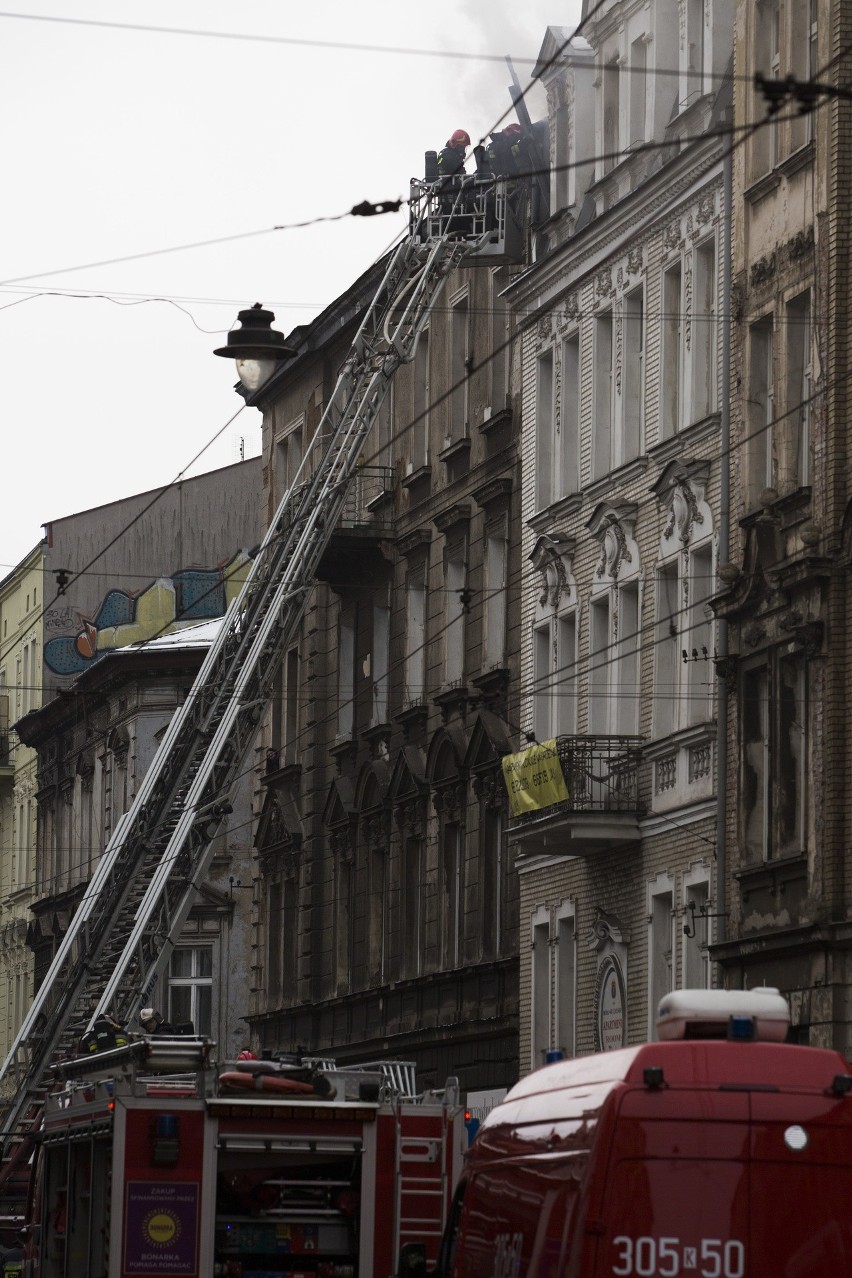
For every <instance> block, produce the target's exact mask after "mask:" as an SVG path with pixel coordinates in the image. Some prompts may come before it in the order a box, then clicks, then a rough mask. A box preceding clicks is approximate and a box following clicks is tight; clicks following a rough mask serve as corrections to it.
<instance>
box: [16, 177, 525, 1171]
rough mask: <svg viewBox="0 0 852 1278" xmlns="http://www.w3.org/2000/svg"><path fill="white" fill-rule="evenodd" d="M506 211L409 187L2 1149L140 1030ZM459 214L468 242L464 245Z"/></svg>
mask: <svg viewBox="0 0 852 1278" xmlns="http://www.w3.org/2000/svg"><path fill="white" fill-rule="evenodd" d="M448 204H449V205H451V207H448ZM506 207H507V206H506V199H505V191H504V189H503V187H502V184H501V183H497V184H495V183H493V182H491V183H482V182H479V181H472V180H466V181H465V183H464V184H463V185H462V186H459V187H458V188H457V189H456V191H455V192H454V194H453V197H452V200H451V201H448V198H447V194H446V192H445V191H444V192H440V193H439V191H438V188H436V187H428V186H426V185H424V184H422V183H412V201H411V208H412V230H411V234H410V236H409V237H408V238H407V239H406V240H405V241H404V242H403V243H402V244H400V246H399V247H398V249H397V250H396V252H395V253H394V254H393V256H392V257H391V259H390V263H389V265H388V267H387V270H386V272H385V275H384V277H383V279H382V282H381V285H380V287H379V289H378V292H377V294H376V296H375V298H374V299H373V302H372V303H371V305H370V308H369V310H368V311H367V314H366V315H365V317H364V321H363V323H362V324H361V327H360V329H359V331H358V333H357V336H356V337H355V340H354V342H353V345H352V347H351V350H350V353H349V356H348V358H347V360H346V363H345V365H344V367H343V371H342V372H341V375H340V377H339V379H338V382H337V385H336V387H335V389H334V391H333V393H332V396H331V398H330V400H329V403H328V405H327V407H326V409H325V412H324V413H323V417H322V420H321V421H320V423H319V426H318V428H317V432H316V435H315V436H314V446H313V447H312V449H311V450H310V451H309V452H307V453H306V456H305V459H304V460H303V462H302V466H301V468H300V473H299V474H298V475H297V476H296V478H295V480H294V482H293V484H292V485H291V487H290V489H289V490H288V491H287V493H286V494H285V495H284V498H283V500H282V502H281V505H280V506H279V508H278V510H277V512H276V514H275V517H274V518H273V520H272V522H271V524H270V527H269V531H268V532H267V534H266V537H265V539H264V541H263V543H262V545H261V547H260V550H259V551H258V553H257V556H256V558H255V560H254V563H253V565H252V569H251V572H250V575H249V577H248V579H247V580H246V583H245V585H244V587H243V589H242V591H241V592H240V594H239V597H238V598H237V599H236V600H234V602H233V603H232V604H231V606H230V608H229V609H228V612H227V614H226V616H225V617H224V619H223V622H222V625H221V629H220V631H219V634H218V637H217V639H216V641H215V642H214V644H213V645H212V647H211V648H210V650H209V652H208V654H207V656H206V658H205V661H204V663H203V665H202V667H201V669H200V671H199V673H198V676H197V677H196V680H195V683H194V684H193V686H192V689H191V690H190V692H189V695H188V696H187V699H186V701H185V702H184V704H183V706H182V707H181V708H180V709H179V710H178V711H177V713H176V714H175V715H174V717H173V719H172V721H171V723H170V725H169V727H168V730H167V732H166V734H165V736H164V738H163V740H162V742H161V744H160V747H159V749H158V751H157V753H156V755H155V757H154V760H153V762H152V764H151V767H150V769H149V771H148V773H147V774H146V776H145V778H144V780H143V782H142V784H141V786H140V789H139V791H138V793H137V795H136V797H135V799H134V802H133V805H132V807H131V808H130V809H129V811H128V812H127V813H126V814H125V815H124V816H123V817H122V818H121V819H120V821H119V822H118V824H117V826H116V829H115V831H114V833H113V835H112V838H111V839H110V841H109V844H108V846H107V848H106V849H105V851H104V853H103V855H102V856H101V858H100V860H99V862H98V865H97V868H96V870H95V872H94V874H93V876H92V878H91V880H90V881H89V884H88V885H87V888H86V891H85V894H84V896H83V898H82V900H81V902H80V905H79V907H78V908H77V910H76V912H75V914H74V916H73V918H72V920H71V924H70V926H69V928H68V931H67V932H66V934H65V936H64V938H63V940H62V943H61V945H60V947H59V949H58V951H57V953H56V956H55V958H54V960H53V963H52V964H51V967H50V969H49V971H48V973H47V976H46V977H45V980H44V983H43V984H42V986H41V987H40V989H39V991H38V993H37V994H36V997H35V999H34V1001H33V1004H32V1007H31V1008H30V1010H29V1012H28V1014H27V1016H26V1019H25V1020H24V1023H23V1025H22V1026H21V1029H20V1032H19V1033H18V1035H17V1037H16V1039H15V1041H14V1043H13V1045H12V1048H11V1050H10V1052H9V1055H8V1056H7V1058H6V1060H5V1062H4V1063H3V1065H2V1067H0V1079H3V1078H5V1077H10V1078H13V1079H14V1081H15V1083H16V1084H17V1091H16V1096H15V1099H14V1101H13V1102H12V1105H11V1108H10V1110H9V1111H8V1113H7V1118H6V1123H5V1128H6V1132H5V1136H6V1139H7V1140H8V1137H9V1134H10V1133H16V1132H17V1133H18V1136H19V1138H20V1137H21V1136H25V1135H26V1121H25V1119H26V1116H29V1122H30V1124H31V1123H32V1116H33V1114H34V1113H37V1112H38V1107H39V1104H40V1101H41V1098H42V1095H43V1084H44V1080H45V1076H46V1074H47V1071H48V1069H49V1067H50V1066H51V1063H52V1062H53V1061H54V1060H56V1059H61V1058H62V1057H67V1056H68V1055H71V1054H73V1053H74V1051H75V1048H76V1043H77V1040H78V1039H79V1037H80V1035H81V1034H83V1033H84V1032H85V1031H86V1030H87V1029H88V1028H90V1027H91V1025H92V1024H93V1022H94V1021H95V1019H96V1018H97V1017H98V1016H99V1015H100V1014H101V1013H102V1012H105V1011H109V1012H110V1013H111V1014H112V1015H113V1016H114V1017H115V1018H116V1019H118V1020H119V1021H121V1022H123V1023H124V1024H127V1023H129V1021H130V1020H131V1018H132V1017H133V1016H134V1015H135V1013H136V1012H137V1011H138V1008H139V1007H140V1006H141V1005H142V1002H143V1000H147V999H148V998H149V997H150V994H151V991H152V990H153V987H154V985H155V983H156V981H157V979H158V977H159V974H160V973H161V972H162V971H163V970H164V969H165V966H166V964H167V963H168V961H169V958H170V956H171V953H172V950H173V949H174V946H175V942H176V940H177V939H178V937H179V935H180V931H181V928H182V926H183V924H184V922H185V920H186V917H187V915H188V913H189V910H190V908H191V906H192V904H193V902H194V901H195V900H196V898H197V893H198V889H199V888H200V886H201V884H202V881H203V879H204V876H205V874H206V872H207V869H208V866H209V863H210V858H211V850H212V840H213V838H214V837H215V834H216V832H217V830H218V828H219V826H220V824H221V822H222V819H223V818H224V816H225V815H226V814H227V813H228V812H229V811H230V810H231V808H230V801H229V796H230V794H231V792H232V790H233V788H234V787H235V785H236V783H237V780H238V778H239V777H240V775H241V772H242V769H243V766H244V760H245V758H246V755H247V753H248V751H249V748H250V746H251V744H252V742H253V740H254V737H255V735H256V732H257V728H258V724H259V722H260V719H261V717H262V715H263V713H264V709H265V706H266V704H267V701H268V699H269V697H270V694H271V689H272V684H273V681H274V678H275V674H276V671H277V670H278V668H279V667H280V664H281V661H282V659H283V655H284V653H285V651H286V650H287V648H288V647H289V646H290V645H291V644H292V642H293V641H294V639H295V638H296V636H297V634H298V629H299V625H300V623H301V619H302V616H303V613H304V609H305V606H306V601H307V596H308V593H309V591H310V588H311V586H312V584H313V582H314V578H315V575H316V572H317V569H318V566H319V563H320V559H321V557H322V555H323V552H324V550H325V548H326V546H327V544H328V542H329V540H330V538H331V536H332V534H333V532H334V530H335V528H336V526H337V524H338V521H339V518H340V515H341V512H342V508H343V505H344V502H345V500H346V496H347V491H348V489H349V485H350V482H351V480H352V477H353V474H354V473H355V470H356V465H357V461H358V458H359V456H360V454H361V452H362V449H363V447H364V444H365V443H366V440H367V436H368V434H369V432H370V428H371V426H372V424H373V422H374V420H375V418H376V415H377V413H378V412H379V409H380V408H381V405H382V403H383V401H384V398H385V395H386V394H387V391H388V388H389V386H390V383H391V380H392V378H393V376H394V374H395V372H396V370H397V368H398V367H399V366H400V365H401V364H404V363H409V362H410V361H411V360H412V359H413V358H414V354H415V350H416V347H417V341H418V338H419V336H420V334H421V332H422V331H423V328H424V326H425V324H426V321H427V319H428V317H429V314H430V312H431V310H432V308H433V306H434V305H435V301H436V299H437V298H438V296H439V294H440V292H441V290H442V288H443V285H444V282H445V280H446V278H447V276H448V275H449V274H450V272H452V271H453V270H454V269H455V268H456V267H457V266H458V265H459V263H460V262H461V261H462V260H463V259H464V258H465V257H468V256H470V255H472V254H479V253H484V254H485V255H486V257H487V258H488V259H490V260H494V259H498V260H499V255H500V253H501V251H502V250H503V249H504V247H505V234H504V228H505V217H506ZM495 208H496V211H497V216H496V219H495ZM462 210H463V212H464V215H465V218H466V219H467V221H466V223H465V225H466V227H467V233H466V234H464V235H461V236H460V235H459V232H458V230H457V227H458V225H459V221H458V217H459V213H460V212H461V211H462ZM501 236H502V239H501ZM323 444H324V445H325V447H324V451H322V455H321V457H320V458H319V461H318V463H317V465H316V467H315V469H314V470H313V471H312V472H311V473H308V471H309V463H310V461H311V460H312V459H313V458H314V457H315V456H316V453H317V452H319V451H320V450H321V449H322V448H323ZM25 1143H26V1142H25ZM2 1178H3V1176H2V1173H0V1180H2Z"/></svg>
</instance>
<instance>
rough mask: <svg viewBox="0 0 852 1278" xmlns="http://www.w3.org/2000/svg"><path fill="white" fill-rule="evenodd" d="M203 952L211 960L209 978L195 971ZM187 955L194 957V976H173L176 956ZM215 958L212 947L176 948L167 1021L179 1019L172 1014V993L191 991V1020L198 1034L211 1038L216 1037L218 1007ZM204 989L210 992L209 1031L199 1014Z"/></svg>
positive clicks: (170, 973) (170, 967)
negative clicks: (204, 1026) (216, 1005)
mask: <svg viewBox="0 0 852 1278" xmlns="http://www.w3.org/2000/svg"><path fill="white" fill-rule="evenodd" d="M202 952H203V953H204V954H206V955H208V956H209V959H210V975H209V976H203V975H199V974H198V973H197V972H196V970H195V969H196V967H197V963H198V958H199V956H200V955H201V953H202ZM186 953H190V954H191V955H192V967H193V972H192V975H191V976H173V975H172V964H173V962H174V958H175V956H176V955H178V954H186ZM215 957H216V956H215V954H214V951H213V946H212V945H177V946H175V949H174V951H173V954H172V959H171V961H170V963H169V978H168V980H169V1014H168V1018H167V1019H168V1020H170V1021H171V1020H172V1019H177V1017H173V1014H172V991H173V990H176V989H189V990H190V991H191V993H190V1009H191V1013H192V1014H191V1016H190V1018H189V1019H190V1020H191V1021H192V1023H193V1026H194V1027H195V1032H196V1034H199V1035H209V1036H210V1037H213V1036H214V1034H215V1026H216V1007H215V995H214V988H213V972H214V968H215ZM202 988H203V989H209V991H210V1028H209V1029H204V1028H203V1027H202V1025H201V1023H200V1018H199V1016H198V1012H197V1008H198V992H199V990H201V989H202Z"/></svg>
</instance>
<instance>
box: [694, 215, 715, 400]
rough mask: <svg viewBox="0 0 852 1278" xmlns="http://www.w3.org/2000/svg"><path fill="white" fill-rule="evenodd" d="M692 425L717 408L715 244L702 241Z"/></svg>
mask: <svg viewBox="0 0 852 1278" xmlns="http://www.w3.org/2000/svg"><path fill="white" fill-rule="evenodd" d="M693 277H694V279H693V313H692V348H693V354H692V412H691V417H692V421H694V422H700V421H702V419H703V418H705V417H709V415H710V414H711V413H712V412H714V411H715V408H716V342H717V338H716V333H717V316H716V288H717V280H716V241H715V239H712V240H705V241H704V243H703V244H699V245H698V246H697V248H696V249H695V252H694V254H693Z"/></svg>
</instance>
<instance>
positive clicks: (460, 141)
mask: <svg viewBox="0 0 852 1278" xmlns="http://www.w3.org/2000/svg"><path fill="white" fill-rule="evenodd" d="M469 146H470V134H469V133H468V132H467V130H466V129H456V130H455V132H454V133H451V134H450V136H449V138H448V139H447V142H446V144H445V146H444V148H443V150H442V151H439V152H438V177H439V178H454V177H458V175H459V174H460V173H464V161H465V156H466V155H467V148H468V147H469Z"/></svg>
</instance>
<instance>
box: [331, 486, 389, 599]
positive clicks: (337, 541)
mask: <svg viewBox="0 0 852 1278" xmlns="http://www.w3.org/2000/svg"><path fill="white" fill-rule="evenodd" d="M393 488H394V471H393V467H392V466H359V467H358V468H357V470H356V471H355V474H354V475H353V477H352V482H351V484H350V486H349V491H348V492H347V494H346V501H345V503H344V506H343V513H342V514H341V516H340V522H339V524H338V525H337V528H336V529H335V531H334V533H333V535H332V538H331V541H330V542H329V544H328V547H327V548H326V551H325V554H324V555H323V557H322V560H321V562H320V565H319V569H318V572H317V576H318V577H319V578H320V579H321V580H323V581H330V582H332V583H334V582H341V581H346V580H348V579H349V576H350V575H351V574H353V573H354V574H355V575H357V576H362V575H363V574H364V569H365V566H366V565H367V564H374V562H375V560H376V559H378V560H379V561H380V560H381V559H382V554H381V550H380V549H379V543H380V542H381V541H382V540H384V539H386V538H389V537H391V536H392V535H393V525H394V521H393ZM375 566H378V565H375ZM385 566H386V565H385Z"/></svg>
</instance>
